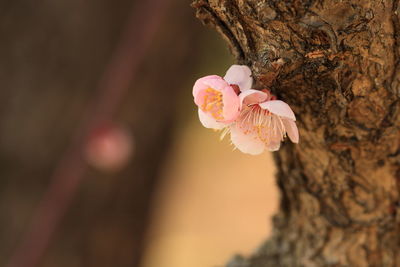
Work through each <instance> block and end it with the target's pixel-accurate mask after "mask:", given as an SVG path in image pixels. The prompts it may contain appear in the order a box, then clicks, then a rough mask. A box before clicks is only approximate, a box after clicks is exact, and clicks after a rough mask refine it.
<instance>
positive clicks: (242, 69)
mask: <svg viewBox="0 0 400 267" xmlns="http://www.w3.org/2000/svg"><path fill="white" fill-rule="evenodd" d="M224 79H225V81H227V82H228V83H229V84H236V85H238V86H239V88H240V91H242V92H243V91H246V90H249V89H250V88H251V86H252V84H253V78H252V77H251V70H250V68H249V67H247V66H246V65H232V66H231V67H230V68H229V69H228V71H227V72H226V74H225V77H224Z"/></svg>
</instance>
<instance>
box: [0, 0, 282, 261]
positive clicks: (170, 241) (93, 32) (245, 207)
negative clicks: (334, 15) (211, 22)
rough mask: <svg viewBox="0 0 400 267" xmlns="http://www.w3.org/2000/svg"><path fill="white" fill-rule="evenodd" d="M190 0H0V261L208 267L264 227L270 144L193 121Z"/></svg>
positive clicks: (218, 68) (223, 56) (201, 63)
mask: <svg viewBox="0 0 400 267" xmlns="http://www.w3.org/2000/svg"><path fill="white" fill-rule="evenodd" d="M190 2H191V1H182V0H148V1H132V0H129V1H128V0H117V1H110V0H85V1H78V0H59V1H48V0H45V1H40V2H37V1H29V0H14V1H0V21H1V23H0V36H1V42H0V59H1V63H0V81H1V87H2V88H1V90H0V102H1V105H0V164H1V165H0V166H1V168H0V172H1V173H0V174H1V180H0V211H1V212H0V266H6V267H34V266H41V267H42V266H43V267H54V266H57V267H64V266H65V267H67V266H68V267H75V266H76V267H81V266H85V267H87V266H89V267H90V266H96V267H103V266H104V267H108V266H116V267H125V266H135V267H136V266H140V267H197V266H199V267H200V266H202V267H207V266H222V265H223V264H224V263H226V262H227V261H228V260H229V258H231V257H232V256H233V255H234V254H236V253H239V254H243V255H248V254H250V253H251V252H252V251H254V250H255V249H256V248H257V246H258V245H259V244H260V242H261V241H262V240H264V239H265V238H266V237H267V235H268V234H269V231H270V217H271V215H272V214H273V212H274V210H275V208H276V206H277V202H278V195H277V192H276V188H275V183H274V179H273V174H274V166H273V162H272V159H271V154H269V153H265V154H263V155H261V156H249V155H245V154H242V153H240V152H238V151H233V148H232V146H231V145H230V143H229V140H223V141H222V142H221V141H219V133H218V132H214V131H211V130H209V129H205V128H203V127H202V126H201V124H200V122H199V121H198V119H197V110H196V108H195V105H194V104H193V98H192V95H191V90H192V85H193V83H194V81H195V80H196V79H197V78H199V77H201V76H205V75H209V74H217V75H221V76H223V75H224V74H225V71H226V70H227V69H228V67H229V66H230V65H231V64H233V63H234V61H233V58H232V57H231V56H230V53H229V51H228V50H227V48H226V44H225V43H224V42H223V41H222V39H221V37H220V36H219V35H218V34H217V33H216V32H215V31H214V30H211V29H208V28H207V27H205V26H203V25H201V23H200V22H199V21H198V20H197V19H196V18H195V14H194V9H193V8H191V7H190Z"/></svg>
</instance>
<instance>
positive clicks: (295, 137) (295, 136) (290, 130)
mask: <svg viewBox="0 0 400 267" xmlns="http://www.w3.org/2000/svg"><path fill="white" fill-rule="evenodd" d="M282 121H283V125H284V126H285V130H286V133H287V135H288V136H289V138H290V140H291V141H292V142H293V143H296V144H297V143H298V142H299V130H298V129H297V125H296V123H295V122H294V121H292V120H289V119H283V120H282Z"/></svg>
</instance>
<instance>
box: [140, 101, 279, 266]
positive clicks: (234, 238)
mask: <svg viewBox="0 0 400 267" xmlns="http://www.w3.org/2000/svg"><path fill="white" fill-rule="evenodd" d="M195 113H196V111H195V109H194V108H193V119H192V120H190V122H189V123H187V124H186V125H185V126H184V127H183V129H181V130H179V131H178V133H177V134H176V140H175V145H174V146H173V151H172V152H171V154H170V157H169V159H168V160H167V163H166V167H165V171H164V172H163V173H164V179H163V184H162V186H161V188H160V191H159V192H157V194H156V195H157V198H156V200H155V203H154V207H156V208H155V209H154V211H153V216H152V222H151V230H150V233H149V234H148V250H147V253H146V256H145V263H144V265H143V267H208V266H209V267H211V266H222V265H223V264H224V263H226V262H227V261H228V260H229V259H230V258H231V257H232V256H233V255H234V254H235V253H239V254H244V255H248V254H250V253H251V252H252V251H253V250H255V249H256V248H257V247H258V246H259V245H260V244H261V242H262V240H264V239H265V238H266V237H267V235H268V234H269V231H270V220H271V215H272V214H273V212H274V210H275V208H276V206H277V202H278V196H277V191H276V186H275V181H274V178H273V174H274V166H273V163H272V159H271V154H270V153H269V152H266V153H265V154H263V155H261V156H251V155H246V154H243V153H241V152H239V151H232V150H233V147H232V146H231V145H230V144H229V137H228V138H227V137H226V140H224V141H223V142H220V141H219V133H218V132H214V131H212V130H209V129H205V128H203V127H202V126H201V124H200V122H199V121H198V120H197V118H196V114H195Z"/></svg>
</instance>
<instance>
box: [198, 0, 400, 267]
mask: <svg viewBox="0 0 400 267" xmlns="http://www.w3.org/2000/svg"><path fill="white" fill-rule="evenodd" d="M398 2H399V1H392V0H382V1H381V0H379V1H378V0H368V1H361V0H359V1H356V0H343V1H339V0H337V1H334V0H326V1H324V0H319V1H313V0H295V1H279V0H264V1H259V0H248V1H243V0H208V1H207V0H199V1H195V2H194V3H193V6H194V7H195V8H196V9H197V16H198V17H199V18H200V19H201V20H202V21H203V22H205V23H207V24H210V25H212V26H214V27H215V28H216V29H217V30H218V31H219V32H220V33H221V34H222V36H223V37H224V38H225V39H226V40H227V41H228V44H229V46H230V48H231V50H232V52H233V54H234V55H235V56H236V58H237V60H238V62H239V63H242V64H247V65H249V66H250V67H251V69H252V71H253V75H254V78H255V80H256V81H257V84H256V85H257V86H258V88H263V87H268V88H270V89H271V90H272V92H273V93H275V94H276V95H277V96H278V98H279V99H282V100H284V101H285V102H287V103H288V104H289V105H290V106H291V107H292V108H293V110H294V112H295V113H296V116H297V119H298V120H297V123H298V126H299V130H300V143H299V144H298V145H293V144H291V143H290V142H286V143H285V144H284V145H283V147H282V148H281V150H280V151H279V152H277V153H275V159H276V163H277V167H278V175H277V182H278V185H279V188H280V190H281V205H280V211H279V212H278V214H277V215H276V216H275V217H274V231H273V234H272V237H271V238H270V240H268V241H267V242H266V243H265V244H264V245H263V246H262V247H261V248H260V249H259V250H258V252H257V253H256V254H255V255H253V256H251V257H250V258H248V259H244V258H242V257H236V258H235V259H233V260H232V261H231V263H230V264H228V266H235V267H238V266H240V267H244V266H246V267H248V266H251V267H259V266H357V267H362V266H400V252H399V249H400V200H399V190H400V132H399V126H400V117H399V108H400V105H399V93H400V85H399V82H400V70H399V59H400V58H399V55H400V39H399V38H400V36H399V27H400V21H399V14H398V13H399V12H400V7H399V5H398Z"/></svg>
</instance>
